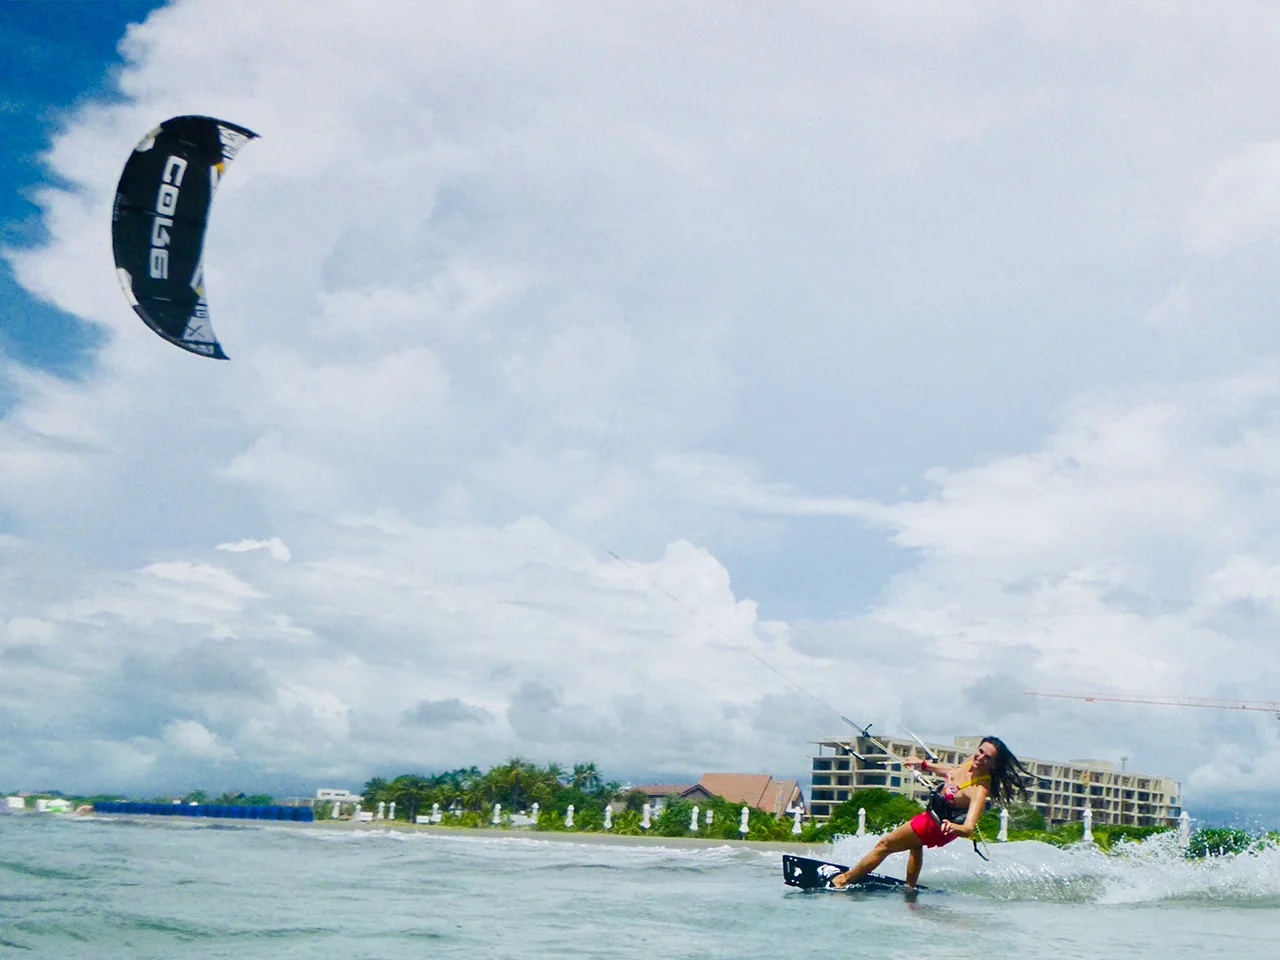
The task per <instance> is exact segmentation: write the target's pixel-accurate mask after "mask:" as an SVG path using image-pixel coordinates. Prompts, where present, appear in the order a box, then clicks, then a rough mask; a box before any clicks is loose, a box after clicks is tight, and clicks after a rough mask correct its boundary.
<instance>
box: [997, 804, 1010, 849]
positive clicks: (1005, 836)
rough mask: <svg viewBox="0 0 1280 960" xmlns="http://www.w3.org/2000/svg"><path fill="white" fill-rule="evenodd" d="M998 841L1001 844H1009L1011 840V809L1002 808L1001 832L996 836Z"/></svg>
mask: <svg viewBox="0 0 1280 960" xmlns="http://www.w3.org/2000/svg"><path fill="white" fill-rule="evenodd" d="M996 840H998V841H999V842H1000V843H1007V842H1008V840H1009V808H1008V807H1001V808H1000V832H999V833H998V834H997V835H996Z"/></svg>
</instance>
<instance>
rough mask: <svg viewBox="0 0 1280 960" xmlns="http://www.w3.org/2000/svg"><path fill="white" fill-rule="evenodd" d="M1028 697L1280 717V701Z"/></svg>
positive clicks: (1095, 695)
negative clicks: (1257, 712)
mask: <svg viewBox="0 0 1280 960" xmlns="http://www.w3.org/2000/svg"><path fill="white" fill-rule="evenodd" d="M1024 692H1025V694H1026V696H1028V697H1055V698H1057V699H1060V700H1086V701H1089V702H1093V701H1094V700H1108V701H1111V702H1113V703H1147V704H1152V705H1154V706H1160V707H1208V708H1209V709H1212V710H1260V711H1262V712H1263V713H1274V714H1276V715H1277V716H1278V717H1280V701H1275V700H1222V699H1218V698H1215V697H1141V696H1125V695H1122V694H1116V693H1037V692H1035V691H1033V690H1027V691H1024Z"/></svg>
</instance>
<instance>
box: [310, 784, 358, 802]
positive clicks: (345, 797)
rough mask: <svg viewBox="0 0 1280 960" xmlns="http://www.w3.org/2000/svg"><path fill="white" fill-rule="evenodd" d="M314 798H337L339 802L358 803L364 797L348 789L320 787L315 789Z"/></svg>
mask: <svg viewBox="0 0 1280 960" xmlns="http://www.w3.org/2000/svg"><path fill="white" fill-rule="evenodd" d="M316 799H317V800H327V801H333V800H337V801H338V802H339V803H359V802H360V801H361V800H363V799H364V797H362V796H361V795H360V794H358V793H352V792H351V791H350V790H339V789H338V788H337V787H321V788H320V789H319V790H317V791H316Z"/></svg>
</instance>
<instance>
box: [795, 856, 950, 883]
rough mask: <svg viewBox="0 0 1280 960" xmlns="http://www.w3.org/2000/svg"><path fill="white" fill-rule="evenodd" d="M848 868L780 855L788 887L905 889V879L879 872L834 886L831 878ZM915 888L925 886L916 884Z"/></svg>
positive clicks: (836, 864) (805, 858)
mask: <svg viewBox="0 0 1280 960" xmlns="http://www.w3.org/2000/svg"><path fill="white" fill-rule="evenodd" d="M848 869H849V868H848V867H846V866H844V865H842V864H839V863H826V862H825V861H822V860H811V859H809V858H808V857H797V856H793V855H792V854H789V853H784V854H783V855H782V882H783V883H785V884H786V885H787V886H789V887H799V888H800V889H801V890H905V889H907V884H906V881H905V880H899V879H897V878H896V877H886V876H883V875H881V874H879V873H868V874H867V875H866V876H865V877H863V878H862V879H861V880H859V881H858V882H857V883H851V884H849V885H848V886H846V887H834V886H832V885H831V878H832V877H834V876H835V875H836V874H838V873H844V872H845V871H846V870H848ZM916 889H917V890H925V889H927V888H926V887H921V886H917V887H916Z"/></svg>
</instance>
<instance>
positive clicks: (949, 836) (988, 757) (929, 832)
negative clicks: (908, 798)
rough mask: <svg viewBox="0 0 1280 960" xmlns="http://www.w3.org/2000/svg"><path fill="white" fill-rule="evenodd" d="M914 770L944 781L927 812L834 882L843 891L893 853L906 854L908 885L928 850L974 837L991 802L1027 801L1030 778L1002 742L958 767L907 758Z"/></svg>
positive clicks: (989, 743) (981, 748)
mask: <svg viewBox="0 0 1280 960" xmlns="http://www.w3.org/2000/svg"><path fill="white" fill-rule="evenodd" d="M902 762H903V763H904V764H905V765H907V766H909V767H919V768H920V770H921V771H923V772H924V773H928V774H934V775H936V776H940V777H942V778H943V780H942V783H941V784H939V785H938V786H937V787H936V788H934V790H933V791H932V792H931V793H930V794H929V804H928V808H927V809H925V810H922V811H921V812H920V813H918V814H916V815H915V816H914V817H912V818H911V819H910V820H909V821H907V822H906V823H904V824H901V825H900V826H898V827H897V828H896V829H895V830H893V831H892V832H890V833H887V834H885V835H884V836H883V837H881V838H880V841H879V843H877V844H876V845H875V846H874V847H873V848H872V849H871V852H870V853H868V854H867V855H866V856H865V857H863V858H862V859H861V860H859V861H858V863H857V864H856V865H855V866H853V867H852V868H850V869H849V870H846V871H845V872H844V873H839V874H836V875H835V876H834V877H832V878H831V885H832V886H835V887H844V886H847V885H848V884H851V883H858V882H859V881H860V880H862V878H863V877H865V876H866V875H867V874H869V873H870V872H871V871H872V870H874V869H875V868H876V867H878V866H880V863H881V862H882V861H883V860H884V858H885V857H887V856H889V854H891V853H901V852H902V851H904V850H905V851H907V886H909V887H914V886H915V885H916V881H917V880H918V879H919V878H920V867H921V865H922V864H923V862H924V848H925V847H944V846H946V845H947V844H948V843H950V842H951V841H952V840H954V839H956V837H972V836H973V834H974V832H975V831H976V830H977V827H978V817H979V815H981V813H982V809H983V807H984V806H986V803H987V798H988V797H992V798H994V799H996V800H997V801H999V802H1000V803H1009V802H1011V801H1013V800H1015V799H1018V798H1019V797H1021V798H1022V799H1024V800H1025V799H1026V796H1027V788H1026V787H1025V786H1024V785H1023V783H1022V777H1023V776H1024V775H1025V776H1031V773H1030V771H1028V770H1027V769H1026V768H1025V767H1024V766H1023V765H1022V764H1021V763H1019V762H1018V758H1017V757H1015V756H1014V755H1013V753H1012V752H1011V751H1010V750H1009V748H1008V747H1006V746H1005V745H1004V742H1003V741H1002V740H1000V738H999V737H983V738H982V742H981V743H980V744H979V745H978V752H977V753H975V754H974V755H973V756H972V757H970V758H969V760H968V761H966V762H964V763H958V764H950V763H937V762H930V761H929V760H926V759H922V758H920V757H904V758H902Z"/></svg>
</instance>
